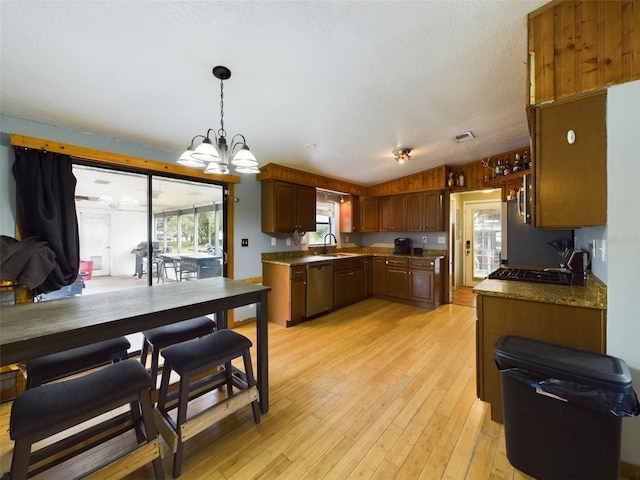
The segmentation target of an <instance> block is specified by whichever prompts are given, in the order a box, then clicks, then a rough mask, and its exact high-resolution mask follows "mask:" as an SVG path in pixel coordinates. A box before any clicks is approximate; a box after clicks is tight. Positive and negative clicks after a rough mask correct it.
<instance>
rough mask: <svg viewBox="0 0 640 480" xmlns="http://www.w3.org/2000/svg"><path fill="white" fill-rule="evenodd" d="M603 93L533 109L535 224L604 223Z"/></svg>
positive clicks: (570, 226)
mask: <svg viewBox="0 0 640 480" xmlns="http://www.w3.org/2000/svg"><path fill="white" fill-rule="evenodd" d="M605 111H606V93H605V92H602V93H598V94H592V95H585V96H581V97H578V98H575V99H572V100H570V101H561V102H560V101H559V102H554V103H553V104H549V105H543V106H540V107H537V109H536V137H535V140H536V143H535V144H536V148H535V161H534V166H533V171H534V191H535V212H534V213H535V224H536V226H538V227H541V228H579V227H586V226H598V225H606V223H607V131H606V117H605Z"/></svg>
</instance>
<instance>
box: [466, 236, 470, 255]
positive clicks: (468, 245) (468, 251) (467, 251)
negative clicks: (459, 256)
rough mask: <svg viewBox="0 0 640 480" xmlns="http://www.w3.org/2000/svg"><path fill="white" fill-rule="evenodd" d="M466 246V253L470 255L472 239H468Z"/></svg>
mask: <svg viewBox="0 0 640 480" xmlns="http://www.w3.org/2000/svg"><path fill="white" fill-rule="evenodd" d="M465 248H466V252H465V255H469V253H471V240H467V241H466V243H465Z"/></svg>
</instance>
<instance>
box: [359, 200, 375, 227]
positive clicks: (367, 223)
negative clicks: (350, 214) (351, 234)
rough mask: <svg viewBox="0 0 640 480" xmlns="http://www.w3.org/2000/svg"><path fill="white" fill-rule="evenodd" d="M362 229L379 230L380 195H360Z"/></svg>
mask: <svg viewBox="0 0 640 480" xmlns="http://www.w3.org/2000/svg"><path fill="white" fill-rule="evenodd" d="M359 203H360V205H359V206H360V231H361V232H377V231H378V230H379V215H380V212H379V208H378V197H360V202H359Z"/></svg>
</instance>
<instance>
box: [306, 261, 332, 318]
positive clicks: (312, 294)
mask: <svg viewBox="0 0 640 480" xmlns="http://www.w3.org/2000/svg"><path fill="white" fill-rule="evenodd" d="M332 308H333V263H332V262H314V263H310V264H308V265H307V314H306V316H307V317H311V316H313V315H317V314H318V313H322V312H326V311H327V310H331V309H332Z"/></svg>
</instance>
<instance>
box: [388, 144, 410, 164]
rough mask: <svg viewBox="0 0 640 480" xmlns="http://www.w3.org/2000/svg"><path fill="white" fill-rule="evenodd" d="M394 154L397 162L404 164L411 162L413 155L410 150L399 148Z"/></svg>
mask: <svg viewBox="0 0 640 480" xmlns="http://www.w3.org/2000/svg"><path fill="white" fill-rule="evenodd" d="M392 153H393V154H394V155H395V157H396V162H398V163H404V162H406V161H407V160H411V155H409V154H410V153H411V149H410V148H407V147H398V148H396V149H395V150H393V151H392Z"/></svg>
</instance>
